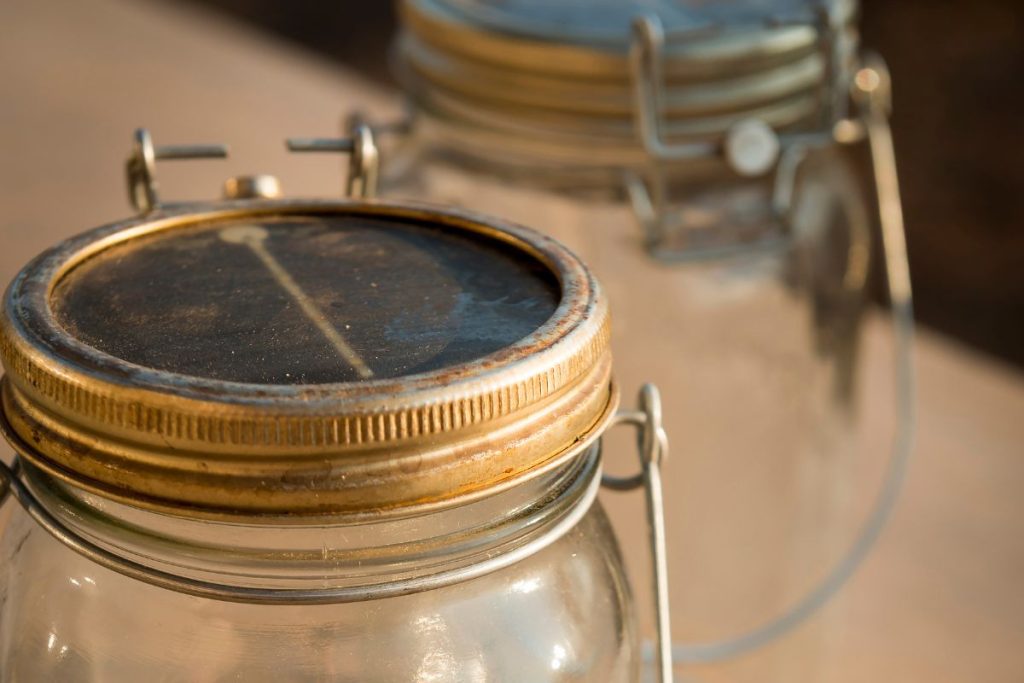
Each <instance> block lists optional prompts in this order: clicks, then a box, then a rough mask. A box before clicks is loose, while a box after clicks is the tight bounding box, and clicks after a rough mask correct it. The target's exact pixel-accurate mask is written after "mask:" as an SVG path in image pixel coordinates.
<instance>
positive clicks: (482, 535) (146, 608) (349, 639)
mask: <svg viewBox="0 0 1024 683" xmlns="http://www.w3.org/2000/svg"><path fill="white" fill-rule="evenodd" d="M369 151H370V150H368V149H364V148H361V147H359V145H358V144H357V145H356V149H355V154H354V156H355V157H356V158H357V160H358V161H357V163H356V167H357V170H358V168H359V167H360V164H363V163H364V162H365V161H366V158H365V157H364V155H363V152H367V153H369ZM206 152H208V150H205V151H204V150H202V149H197V148H177V149H171V148H158V147H153V145H152V142H151V140H150V139H149V137H148V135H147V134H145V133H144V132H140V134H139V137H138V141H137V148H136V152H135V155H134V156H133V158H132V159H131V160H130V162H129V174H130V186H131V188H132V196H133V198H134V200H135V201H136V203H137V205H139V206H140V208H141V209H142V210H143V213H142V215H141V216H140V217H138V218H135V219H132V220H128V221H125V222H122V223H118V224H114V225H110V226H106V227H102V228H98V229H96V230H93V231H90V232H88V233H85V234H83V235H81V236H78V237H75V238H72V239H70V240H68V241H66V242H64V243H62V244H60V245H58V246H56V247H54V248H53V249H51V250H50V251H48V252H46V253H44V254H42V255H41V256H40V257H38V258H37V259H36V260H34V261H33V262H32V263H30V264H29V265H28V266H26V268H25V269H24V270H22V271H21V273H20V274H19V275H18V276H17V277H16V278H15V280H14V282H13V283H12V284H11V286H10V288H9V290H8V292H7V295H6V297H5V300H4V308H3V316H2V324H0V357H2V360H3V365H4V368H5V369H6V373H7V374H6V376H5V379H4V380H3V384H2V398H3V411H2V413H0V415H2V420H0V426H2V431H3V433H4V435H5V437H6V438H7V440H8V441H9V443H10V444H11V445H12V447H13V448H14V450H15V451H16V452H17V454H18V460H17V463H16V464H15V465H14V466H12V467H7V466H3V467H2V468H0V482H2V484H3V497H4V498H5V499H9V498H8V496H11V497H13V498H14V499H16V500H17V501H18V502H19V503H20V504H21V507H22V509H18V508H16V507H15V506H12V505H6V506H4V508H3V510H2V514H3V515H4V527H3V534H2V538H0V678H2V679H3V680H5V681H12V682H13V681H44V680H46V681H50V680H54V681H56V680H59V681H66V682H68V683H78V682H82V683H85V682H93V681H103V682H104V683H106V682H110V681H138V680H144V679H149V678H153V677H156V678H159V679H161V680H188V681H197V682H198V681H220V680H227V679H231V680H245V681H262V680H267V681H270V680H282V679H285V680H289V681H307V680H308V681H328V680H329V681H353V682H354V681H360V682H361V683H362V682H368V681H399V680H401V681H424V682H425V681H485V680H486V681H499V680H524V681H525V680H529V681H569V680H588V681H637V680H639V667H640V657H639V654H638V653H639V646H638V643H637V637H636V634H637V629H636V626H635V616H634V608H633V601H632V598H631V591H630V586H629V583H628V582H627V580H626V577H625V573H624V569H623V566H622V558H621V555H620V553H619V550H618V546H617V544H616V539H615V536H614V534H613V533H612V531H611V528H610V526H609V524H608V521H607V519H606V517H605V515H604V513H603V511H602V509H601V507H600V505H598V504H597V503H595V502H594V500H595V495H596V492H597V489H598V487H599V486H600V484H601V481H602V477H601V449H600V448H598V446H597V444H596V440H597V439H598V437H599V436H600V435H601V434H602V433H603V432H604V431H605V430H606V428H607V427H608V426H609V424H611V422H612V420H613V419H614V415H615V407H616V405H617V396H618V394H617V390H616V387H615V385H614V384H613V383H612V381H611V356H610V352H609V344H608V340H609V333H608V324H609V323H608V320H609V319H608V313H607V304H606V301H605V298H604V296H603V294H602V292H601V290H600V288H599V286H598V285H597V283H596V281H595V280H594V279H593V278H592V276H591V275H590V274H589V272H588V271H587V270H586V268H585V267H584V266H583V265H582V263H581V262H580V261H579V260H577V259H576V257H575V256H573V255H572V254H571V253H570V252H568V251H567V250H566V249H564V248H563V247H561V246H560V245H558V244H557V243H555V242H553V241H552V240H550V239H547V238H545V237H543V236H541V235H539V234H536V233H533V232H530V231H527V230H524V229H522V228H518V227H515V226H512V225H510V224H507V223H504V222H501V221H496V220H488V219H483V218H481V217H480V216H477V215H475V214H470V213H466V212H460V211H454V210H448V211H445V210H442V209H438V208H431V207H427V206H424V205H417V204H410V203H389V202H376V203H367V202H364V201H316V200H307V201H295V200H292V201H289V200H284V199H278V198H269V196H270V195H273V194H275V193H276V192H277V186H276V183H275V182H274V181H273V179H272V178H269V177H259V178H242V179H234V180H232V181H230V182H229V183H228V185H227V188H228V194H229V196H230V197H231V198H230V199H228V200H225V201H224V202H221V203H207V204H186V205H177V206H168V207H161V206H160V205H159V204H158V201H157V199H158V198H157V195H156V191H155V189H156V186H155V182H153V176H152V174H153V163H154V160H155V159H156V158H159V157H160V156H164V157H172V158H173V157H175V156H177V157H184V156H196V155H199V154H203V153H206ZM359 178H361V179H362V180H363V181H366V180H367V178H366V176H365V175H361V176H359ZM644 396H645V403H644V408H645V409H644V410H641V411H639V412H635V411H634V412H633V413H627V414H625V415H624V417H622V418H620V419H623V420H625V421H627V422H631V423H633V424H637V425H640V426H643V427H644V430H643V431H642V438H641V441H642V442H644V443H647V444H648V446H649V448H648V450H647V451H645V453H647V455H646V456H645V459H644V461H643V462H644V467H643V468H642V473H641V475H640V477H639V479H638V480H637V481H636V482H633V483H632V484H631V483H630V482H622V481H618V482H617V483H618V484H619V488H623V487H626V488H628V487H631V486H634V485H635V484H637V483H646V484H647V486H648V491H649V494H650V495H649V498H652V497H653V499H654V500H656V499H657V497H658V495H659V489H658V488H657V487H658V485H659V484H658V480H657V471H658V460H659V457H660V456H659V455H658V453H660V452H663V450H664V434H663V432H662V431H661V430H660V427H659V425H658V424H657V396H656V393H655V392H654V391H653V389H650V388H649V389H647V390H646V393H645V394H644ZM607 481H609V482H610V483H612V484H615V483H616V480H612V479H608V480H607ZM649 509H650V510H651V513H652V518H653V519H655V520H656V524H655V538H656V539H657V538H661V536H660V534H661V531H660V530H659V529H660V527H659V526H658V523H657V519H658V518H657V515H656V514H655V513H656V509H655V508H654V507H650V508H649ZM657 547H658V545H657V544H655V549H657ZM662 563H663V557H661V558H660V559H659V564H660V566H663V564H662ZM662 576H663V574H662ZM666 642H667V641H666Z"/></svg>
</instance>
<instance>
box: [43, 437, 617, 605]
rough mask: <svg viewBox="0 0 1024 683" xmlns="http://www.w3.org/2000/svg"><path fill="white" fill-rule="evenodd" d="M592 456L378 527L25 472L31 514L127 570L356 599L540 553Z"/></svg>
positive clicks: (589, 485) (575, 497)
mask: <svg viewBox="0 0 1024 683" xmlns="http://www.w3.org/2000/svg"><path fill="white" fill-rule="evenodd" d="M599 461H600V455H599V449H598V448H596V447H591V448H590V449H588V450H587V451H585V452H584V453H582V454H581V455H580V456H579V457H577V458H575V459H573V460H572V461H570V462H569V463H568V464H567V465H565V466H564V467H562V468H560V469H557V470H554V471H551V472H546V473H543V474H541V475H539V476H536V477H534V478H532V479H528V480H526V481H525V482H523V483H521V484H519V485H517V486H515V487H512V488H509V489H506V490H503V491H500V492H498V493H495V494H494V495H492V496H488V497H484V498H480V499H477V500H474V501H472V502H469V503H466V504H464V505H460V506H456V507H447V508H444V509H440V510H434V511H421V512H418V513H413V514H410V513H405V514H401V513H397V512H382V513H380V514H379V515H377V516H372V517H367V516H366V515H362V516H359V517H346V516H342V515H338V516H334V517H330V518H318V519H316V520H314V521H304V520H303V519H302V518H294V517H291V518H290V517H265V518H253V519H252V521H249V520H245V521H230V522H227V521H211V520H207V519H198V518H192V517H187V516H183V515H168V514H165V513H159V512H151V511H147V510H142V509H139V508H135V507H131V506H127V505H124V504H121V503H117V502H113V501H111V500H108V499H106V498H102V497H99V496H96V495H95V494H92V493H89V492H86V491H83V490H81V489H77V488H73V487H70V486H68V485H67V484H64V483H61V482H59V481H57V480H55V479H53V478H52V477H50V476H48V475H46V474H44V473H42V472H40V471H39V470H36V469H34V468H32V467H31V466H29V465H27V466H26V467H25V478H26V482H27V484H28V486H29V487H30V488H31V490H32V492H33V493H34V494H35V496H36V497H37V498H38V500H39V501H40V503H41V504H42V505H43V506H44V507H45V508H46V509H47V510H48V511H49V512H50V514H51V515H53V517H55V518H56V519H57V520H58V521H59V522H61V523H62V524H63V525H65V526H66V527H67V528H69V529H70V530H71V531H72V532H73V533H75V534H77V535H78V536H80V537H82V538H84V539H85V540H87V541H89V542H91V543H92V544H94V545H96V546H99V547H100V548H102V549H103V550H106V551H107V552H109V553H112V554H114V555H116V556H117V557H120V558H124V559H125V560H128V561H130V562H134V563H136V564H139V565H142V566H144V567H148V568H151V569H154V570H157V571H161V572H165V573H169V574H173V575H176V576H181V577H184V578H187V579H190V580H199V581H207V582H212V583H217V584H222V585H227V586H237V587H241V588H265V589H278V590H309V589H317V590H319V589H323V590H328V591H332V594H333V595H334V600H337V601H347V600H363V599H370V598H374V597H386V596H387V595H394V594H402V593H409V592H416V591H417V590H425V589H428V588H434V587H439V586H442V585H447V584H450V583H455V582H458V581H462V580H467V579H470V578H474V577H476V576H480V575H482V574H485V573H488V572H490V571H494V570H496V569H499V568H501V567H504V566H507V565H509V564H512V563H514V562H516V561H518V560H520V559H523V558H525V557H527V556H529V555H532V554H533V553H535V552H537V551H539V550H541V549H542V548H544V547H546V546H548V545H550V544H551V543H553V542H554V541H555V540H557V539H558V538H559V537H561V536H562V535H563V534H564V533H565V532H567V531H568V530H569V529H571V528H572V527H573V526H574V525H575V524H576V523H577V522H578V521H579V519H580V518H581V517H582V516H583V515H584V514H585V513H586V512H587V510H588V509H589V508H590V505H591V504H592V502H593V500H594V497H595V496H596V493H597V489H598V487H599V484H600V476H599V473H600V466H599Z"/></svg>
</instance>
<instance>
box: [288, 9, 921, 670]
mask: <svg viewBox="0 0 1024 683" xmlns="http://www.w3.org/2000/svg"><path fill="white" fill-rule="evenodd" d="M400 9H401V19H402V28H401V31H400V34H399V36H398V38H397V41H396V44H395V49H394V55H395V60H394V61H395V64H396V66H397V74H398V77H399V81H400V83H401V84H402V86H403V88H404V90H405V92H406V94H407V96H408V101H409V103H410V110H411V117H410V118H409V120H408V121H405V122H400V124H399V125H394V124H390V123H388V122H383V121H373V120H371V119H369V118H367V117H365V116H364V117H359V116H354V117H352V119H351V121H352V122H354V123H356V124H358V123H359V122H360V121H362V122H363V123H368V125H369V126H370V127H371V128H372V129H373V130H374V131H375V132H376V133H377V137H378V139H379V140H380V145H381V155H382V156H381V159H382V164H381V170H380V174H381V179H380V184H381V193H382V195H383V196H386V197H401V198H408V197H415V198H427V199H430V200H432V201H441V202H444V203H446V204H452V205H457V206H463V207H468V208H472V209H479V210H485V211H487V212H488V213H491V214H494V215H499V216H502V217H504V218H508V219H510V220H515V221H518V222H522V223H524V224H527V225H535V226H539V227H540V228H541V229H542V230H543V231H545V232H546V233H547V234H549V235H551V236H553V237H555V238H557V239H558V240H560V241H562V242H563V243H565V244H566V245H568V246H569V247H570V248H572V249H573V250H574V251H575V252H576V253H579V254H580V255H581V256H582V258H583V259H584V260H585V261H586V262H587V263H588V265H589V266H590V267H591V268H593V270H594V272H595V273H597V275H598V276H599V277H600V278H601V281H602V283H603V284H604V286H605V289H606V291H607V292H608V297H609V300H610V302H611V306H612V309H613V310H614V311H615V325H614V327H613V330H612V347H613V349H615V352H616V374H617V377H618V380H619V382H620V383H621V385H622V386H623V389H624V390H625V391H627V392H630V391H635V389H636V388H637V387H639V386H641V385H642V384H643V383H644V382H647V381H650V380H652V379H653V380H657V382H658V384H659V386H660V388H661V390H662V394H663V397H664V420H665V426H666V429H667V430H668V433H669V434H670V435H671V436H672V439H673V443H674V444H676V451H677V454H676V458H675V460H674V462H673V468H672V487H673V495H672V496H671V497H670V498H669V500H668V501H667V515H668V519H669V520H670V521H671V523H672V533H671V535H670V537H669V553H670V555H671V558H672V565H673V567H674V569H673V574H672V577H673V582H672V596H673V604H672V608H673V609H672V612H673V616H674V631H675V635H676V636H677V640H678V642H677V645H676V648H675V654H676V659H677V661H678V662H679V664H680V666H681V667H683V668H681V669H680V670H681V671H684V672H686V673H687V674H688V675H691V676H699V680H751V681H753V680H756V681H768V680H773V681H774V680H779V681H783V680H784V681H795V680H816V676H817V672H818V668H817V663H816V662H815V661H814V660H815V659H816V658H817V657H818V656H819V655H820V653H821V652H822V648H823V646H824V645H823V644H824V641H825V639H826V638H827V637H828V635H827V633H825V630H826V624H825V622H823V620H822V619H820V618H819V619H817V620H816V621H815V622H814V623H813V624H810V625H808V624H806V623H805V622H806V620H807V618H808V617H809V616H810V615H812V614H813V613H814V612H815V611H816V610H817V608H818V607H820V606H821V605H822V604H824V603H825V602H826V601H827V599H828V597H830V596H831V595H832V594H834V593H835V591H836V590H837V589H838V586H839V585H841V584H842V582H843V580H844V579H845V577H846V576H848V575H849V573H850V571H852V568H853V567H854V566H856V564H857V562H858V561H859V559H860V558H861V557H863V554H864V552H865V550H866V548H867V547H868V546H870V542H871V540H872V539H873V537H874V536H875V535H876V534H877V531H878V528H879V527H880V524H881V521H882V520H884V517H885V515H886V514H887V512H888V509H889V508H890V507H891V501H892V499H893V497H894V495H895V494H894V491H895V490H896V487H897V486H898V481H899V479H900V476H901V472H902V463H903V460H904V459H905V457H906V452H907V434H908V432H907V430H908V429H909V427H907V426H906V425H908V424H909V420H908V419H903V420H902V422H901V425H903V427H902V431H901V432H900V434H899V435H898V436H897V438H895V441H894V446H893V460H892V464H891V469H890V471H889V475H888V476H887V478H886V480H885V484H884V487H883V493H882V495H881V496H880V498H879V500H878V504H877V505H876V506H875V508H874V510H873V512H872V513H871V514H870V516H869V518H868V521H867V522H866V523H865V524H864V526H863V527H862V529H861V531H860V532H858V533H854V532H853V531H851V526H852V525H851V519H853V518H854V513H855V512H857V511H858V510H859V506H858V501H857V498H858V492H857V491H856V490H855V489H854V486H853V483H852V481H853V477H854V474H855V473H856V472H857V471H858V468H861V467H863V464H862V461H863V460H864V459H865V458H867V459H871V458H873V457H875V456H874V455H873V454H871V453H865V452H864V451H863V449H861V448H859V447H858V441H857V438H856V437H857V436H858V430H859V429H860V427H861V425H859V423H858V420H859V416H860V410H859V407H858V405H859V400H860V394H859V392H858V379H857V377H858V369H859V360H860V356H861V352H860V345H861V336H862V327H863V321H864V317H865V310H866V305H867V303H868V296H867V294H868V282H869V275H870V273H871V272H872V270H874V269H878V268H880V267H884V268H885V269H886V271H887V273H888V274H889V276H890V281H891V284H892V285H893V287H894V290H895V293H896V296H895V297H894V306H893V310H894V312H896V313H897V314H898V317H899V319H900V320H901V321H902V322H901V323H900V329H901V331H902V332H901V334H902V335H903V337H904V338H905V337H906V335H908V334H909V331H908V330H909V286H908V285H907V283H906V277H905V275H906V271H905V263H903V262H902V258H903V256H902V254H903V247H902V226H901V224H900V222H899V220H900V219H899V203H898V194H897V193H896V185H895V175H894V166H893V165H892V154H891V145H889V144H888V142H887V141H888V129H887V127H886V126H887V124H886V116H887V114H888V109H887V107H888V99H887V98H888V80H887V74H886V72H885V70H884V66H883V65H882V64H881V63H880V62H878V61H877V60H874V59H871V58H861V57H859V56H858V41H857V31H856V25H855V19H856V17H855V9H856V8H855V6H854V3H853V2H849V1H847V0H816V1H812V2H804V1H802V0H801V1H797V0H780V1H776V2H762V1H757V0H736V1H731V2H718V3H699V2H692V3H691V2H678V3H668V2H662V3H649V2H644V1H641V0H627V1H625V2H621V1H611V0H608V1H599V0H587V1H586V2H581V1H579V0H555V1H547V2H532V1H530V0H513V1H512V2H506V1H502V2H495V1H492V0H404V1H403V2H402V3H400ZM868 138H870V140H869V141H870V143H871V147H872V150H873V151H874V155H873V162H874V168H875V170H876V174H877V175H878V178H877V179H875V181H876V182H875V183H874V184H875V186H876V189H877V191H878V193H879V204H880V205H881V206H882V207H883V218H886V219H887V221H886V224H885V225H884V226H883V228H884V233H883V234H884V236H885V239H886V245H885V246H886V251H883V250H882V249H880V248H879V245H876V244H875V243H874V240H875V232H874V212H875V206H874V204H873V202H872V201H871V198H870V196H869V195H868V193H867V191H868V189H870V185H869V184H868V183H867V182H865V181H868V180H870V179H867V178H863V177H861V176H862V174H861V172H860V170H859V169H860V166H859V165H858V164H857V161H858V154H860V153H861V152H862V149H861V148H862V147H864V145H861V144H860V143H861V141H864V140H865V139H868ZM298 146H299V147H300V148H301V147H302V145H301V144H300V145H298ZM319 146H320V148H325V147H327V145H326V144H325V143H324V141H321V142H320V145H319ZM316 147H317V145H314V144H307V145H306V147H305V148H308V149H313V148H316ZM883 255H885V256H886V258H885V259H882V258H881V257H882V256H883ZM876 262H877V263H876ZM879 264H881V265H879ZM900 372H901V373H902V374H901V377H904V376H905V375H906V373H908V372H909V369H908V367H906V364H904V367H903V368H902V370H901V371H900ZM904 379H905V377H904ZM899 386H900V387H901V391H902V394H901V396H903V398H904V400H903V403H902V404H900V406H899V410H900V411H903V412H906V411H908V410H909V408H908V407H907V406H908V405H909V402H908V401H909V399H906V393H907V391H909V390H908V389H907V386H908V382H906V381H903V380H902V379H901V380H900V382H899ZM902 417H903V418H905V417H906V416H905V415H903V416H902ZM608 442H609V443H611V444H616V448H618V447H621V444H620V443H619V442H618V441H617V440H616V438H615V437H612V438H610V439H609V440H608ZM876 459H877V458H876ZM860 495H861V497H863V495H862V494H860ZM615 508H616V509H615V510H614V511H613V513H614V514H613V515H612V518H613V522H615V523H618V519H619V518H620V516H622V515H625V514H627V512H628V511H627V510H624V509H622V508H621V506H620V505H615ZM623 536H624V538H625V540H626V543H627V547H629V548H630V551H629V552H627V553H626V555H627V557H628V558H632V557H634V556H636V557H640V555H639V554H637V553H635V552H633V551H635V550H636V548H639V547H640V544H641V542H642V540H641V539H637V540H635V541H633V540H632V539H633V538H634V536H631V535H629V534H624V535H623ZM798 625H799V626H800V628H796V627H797V626H798ZM783 635H785V637H784V638H783V637H782V636H783ZM704 676H706V677H707V678H704Z"/></svg>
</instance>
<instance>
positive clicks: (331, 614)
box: [0, 504, 639, 683]
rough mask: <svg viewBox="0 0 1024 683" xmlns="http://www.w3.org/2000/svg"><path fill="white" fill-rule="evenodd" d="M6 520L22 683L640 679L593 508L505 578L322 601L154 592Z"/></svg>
mask: <svg viewBox="0 0 1024 683" xmlns="http://www.w3.org/2000/svg"><path fill="white" fill-rule="evenodd" d="M3 515H4V516H5V517H7V519H6V520H5V524H4V532H3V537H2V542H0V572H2V573H0V597H2V599H0V678H2V679H3V680H5V681H12V683H13V682H15V681H44V680H45V681H49V680H53V681H57V680H59V681H67V682H68V683H94V682H99V681H103V682H109V681H139V680H147V679H153V678H156V679H158V680H175V681H177V680H181V681H186V680H187V681H197V682H198V681H223V680H245V681H278V680H289V681H352V682H355V681H359V682H361V683H363V682H372V681H492V680H530V681H569V680H587V681H609V682H612V681H614V682H619V681H623V682H624V681H636V680H638V670H639V655H638V649H639V648H638V646H637V644H636V642H635V638H636V637H635V628H634V624H633V614H632V612H631V605H632V600H631V598H630V594H629V589H628V586H627V583H626V578H625V573H624V570H623V566H622V560H621V556H620V554H619V551H618V548H617V546H616V543H615V538H614V535H613V534H612V531H611V528H610V526H609V524H608V522H607V519H606V517H605V514H604V512H603V511H602V510H601V508H600V506H599V505H597V504H595V505H594V506H593V507H592V508H591V509H590V510H589V511H588V512H587V513H586V514H585V515H584V516H583V517H582V519H581V521H580V522H579V523H577V524H576V525H575V526H574V527H573V528H571V529H570V530H569V531H568V532H567V533H565V534H564V535H563V536H561V537H560V538H558V539H557V540H556V541H554V542H553V543H552V544H550V545H548V546H547V547H546V548H544V549H542V550H540V551H539V552H537V553H535V554H533V555H530V556H529V557H527V558H526V559H523V560H521V561H518V562H515V563H514V564H511V565H509V566H507V567H504V568H503V569H499V570H497V571H495V572H492V573H489V574H485V575H483V576H480V577H477V578H474V579H470V580H467V581H463V582H458V583H453V584H450V585H447V586H444V587H441V588H436V589H432V590H425V591H421V592H417V593H412V594H408V595H402V596H398V597H389V598H381V599H370V600H366V601H362V602H347V603H341V604H326V605H260V604H245V603H235V602H224V601H218V600H211V599H206V598H199V597H194V596H190V595H185V594H182V593H178V592H174V591H171V590H166V589H163V588H158V587H155V586H152V585H148V584H146V583H143V582H140V581H137V580H134V579H131V578H128V577H125V576H123V575H121V574H118V573H116V572H114V571H112V570H110V569H106V568H104V567H101V566H99V565H97V564H95V563H94V562H92V561H91V560H89V559H86V558H85V557H82V556H80V555H78V554H77V553H75V552H74V551H72V550H71V549H69V548H67V547H66V546H64V545H63V544H62V543H60V542H59V541H57V540H55V539H54V538H53V537H51V536H50V535H49V534H48V533H47V532H46V531H45V530H44V529H42V528H41V527H39V526H38V525H37V524H36V523H35V522H34V521H33V520H32V519H30V518H29V517H28V516H27V515H26V514H24V513H23V512H22V511H21V510H20V509H17V508H16V506H14V505H7V506H5V510H4V511H3ZM429 523H430V520H429V518H426V519H424V524H425V525H429ZM324 533H325V538H324V548H325V557H326V554H327V551H326V548H327V547H328V546H330V545H331V544H332V543H333V542H334V539H331V538H330V537H329V536H327V534H335V535H336V534H344V533H345V530H344V528H339V527H335V528H333V530H330V531H328V530H326V529H325V531H324ZM381 542H382V544H383V543H385V542H386V539H381ZM325 561H326V560H325ZM236 569H237V568H236Z"/></svg>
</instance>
